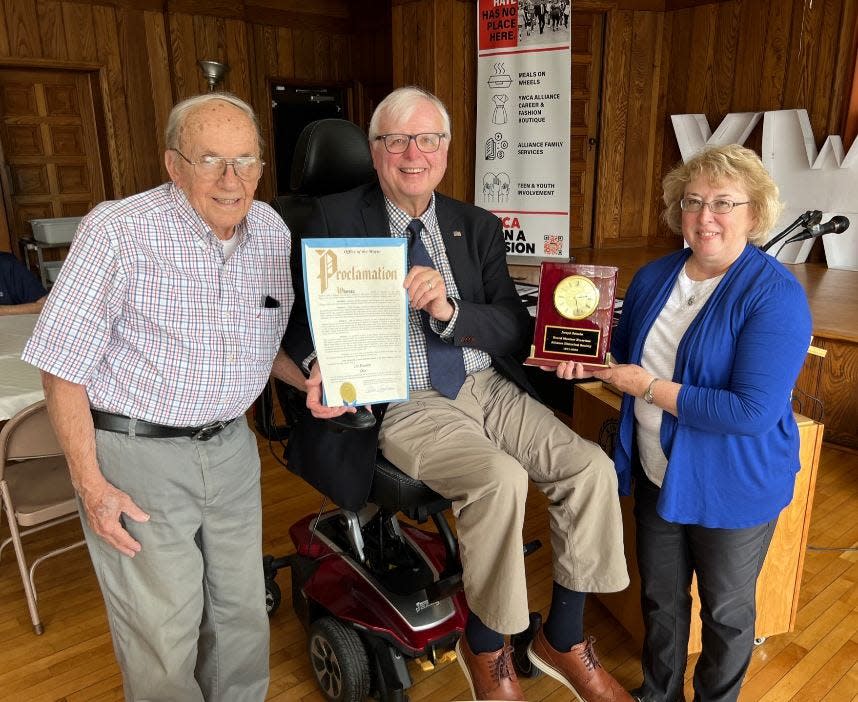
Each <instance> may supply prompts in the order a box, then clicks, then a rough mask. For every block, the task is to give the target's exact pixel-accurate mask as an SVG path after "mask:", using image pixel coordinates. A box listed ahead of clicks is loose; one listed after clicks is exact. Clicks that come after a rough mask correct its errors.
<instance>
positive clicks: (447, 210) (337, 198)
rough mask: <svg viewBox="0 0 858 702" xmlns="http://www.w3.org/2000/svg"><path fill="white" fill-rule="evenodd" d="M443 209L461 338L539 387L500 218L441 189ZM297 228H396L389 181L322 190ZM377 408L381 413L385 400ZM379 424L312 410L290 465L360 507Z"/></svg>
mask: <svg viewBox="0 0 858 702" xmlns="http://www.w3.org/2000/svg"><path fill="white" fill-rule="evenodd" d="M435 212H436V215H437V217H438V224H439V226H440V229H441V235H442V237H443V240H444V246H445V248H446V251H447V258H448V260H449V262H450V268H451V270H452V273H453V278H454V279H455V281H456V286H457V287H458V289H459V297H458V298H457V301H458V306H459V316H458V318H457V320H456V326H455V330H454V335H453V343H454V344H455V345H457V346H471V347H474V348H478V349H480V350H482V351H485V352H486V353H488V354H489V355H490V356H491V358H492V365H493V366H494V367H495V368H496V369H497V370H498V372H500V373H501V374H503V375H504V376H506V377H507V378H509V379H510V380H512V381H513V382H515V383H517V384H518V385H519V386H521V387H522V388H524V389H525V390H527V391H528V392H530V393H533V389H532V387H531V385H530V383H529V382H528V380H527V378H526V376H525V373H524V368H523V366H522V364H521V362H522V360H523V359H524V358H525V356H526V355H527V352H528V351H529V345H530V343H531V340H532V338H533V336H532V321H531V318H530V315H529V313H528V311H527V308H526V307H525V306H524V304H523V303H522V301H521V299H520V298H519V296H518V294H517V292H516V290H515V284H514V283H513V281H512V279H511V278H510V276H509V271H508V269H507V262H506V247H505V245H504V239H503V229H502V228H501V222H500V220H499V219H498V218H497V217H495V216H494V215H492V214H491V213H489V212H487V211H486V210H483V209H481V208H479V207H475V206H473V205H469V204H466V203H463V202H459V201H457V200H453V199H451V198H448V197H445V196H444V195H441V194H439V193H436V194H435ZM293 235H298V236H300V237H301V238H304V237H315V236H323V237H369V236H382V237H383V236H390V225H389V222H388V219H387V210H386V207H385V203H384V195H383V193H382V191H381V188H380V187H379V185H378V184H377V183H371V184H369V185H363V186H360V187H358V188H355V189H353V190H349V191H347V192H345V193H337V194H335V195H327V196H325V197H322V198H319V200H318V202H317V206H316V207H315V208H314V213H313V215H312V216H311V218H310V220H309V222H308V224H307V226H306V227H305V231H302V232H297V233H293ZM292 253H293V259H292V260H293V275H294V277H293V280H294V281H295V287H296V299H295V304H294V306H293V308H292V313H291V318H290V322H289V328H288V329H287V331H286V337H285V338H284V342H283V346H284V349H285V350H286V352H287V353H288V354H289V356H290V357H291V358H292V359H293V360H294V361H295V362H296V363H298V365H301V363H302V361H303V360H304V359H306V358H307V356H309V355H310V353H311V352H312V351H313V346H312V340H311V338H310V333H309V325H308V322H307V312H306V305H305V300H304V294H303V284H302V283H301V281H302V280H303V276H302V273H301V268H300V261H301V246H300V244H299V243H298V242H295V245H293V247H292ZM298 288H300V290H298ZM374 410H375V411H376V412H377V416H378V418H379V420H381V419H382V418H383V411H384V408H374ZM379 424H380V421H379V423H378V424H377V425H376V428H375V429H374V430H370V431H345V432H335V431H333V430H332V428H331V425H330V423H327V422H323V421H319V420H316V419H314V418H313V417H312V416H311V415H310V414H309V412H304V413H303V414H302V415H301V416H300V417H299V420H298V422H297V423H296V425H295V427H294V429H293V431H292V433H291V435H290V438H289V443H288V444H287V459H288V462H289V467H290V469H291V470H293V471H295V472H296V473H298V474H299V475H301V476H302V477H304V478H305V479H306V480H307V481H308V482H310V483H311V484H312V485H314V486H315V487H316V488H318V489H319V490H320V491H321V492H323V493H325V494H327V495H328V496H329V497H331V499H332V500H334V502H336V503H337V504H339V505H340V506H342V507H346V508H349V509H356V508H358V507H360V506H362V505H363V503H364V502H365V501H366V497H367V494H368V493H369V489H370V486H371V482H372V473H373V469H374V465H375V456H376V451H377V444H378V426H379Z"/></svg>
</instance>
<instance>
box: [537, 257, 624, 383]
mask: <svg viewBox="0 0 858 702" xmlns="http://www.w3.org/2000/svg"><path fill="white" fill-rule="evenodd" d="M617 270H618V269H617V268H614V267H613V266H591V265H586V264H580V263H554V262H548V261H546V262H544V263H543V264H542V270H541V273H540V278H539V301H538V302H537V306H536V329H535V331H534V335H533V345H532V346H531V347H530V357H529V358H528V359H527V360H525V364H526V365H531V366H558V365H560V364H561V363H563V362H564V361H569V362H573V363H583V364H584V367H585V368H591V369H597V368H605V367H606V366H607V365H608V350H609V348H610V342H611V327H612V323H613V317H614V298H615V295H616V288H617Z"/></svg>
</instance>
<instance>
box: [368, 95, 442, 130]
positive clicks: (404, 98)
mask: <svg viewBox="0 0 858 702" xmlns="http://www.w3.org/2000/svg"><path fill="white" fill-rule="evenodd" d="M424 100H425V101H427V102H431V103H432V104H433V105H434V106H435V108H436V109H437V110H438V112H439V113H440V115H441V121H442V122H443V130H444V133H445V134H446V135H447V139H450V138H452V134H451V133H450V113H449V112H447V108H446V107H444V103H443V102H441V100H439V99H438V98H437V97H435V96H434V95H433V94H432V93H430V92H429V91H428V90H423V88H418V87H417V86H416V85H406V86H404V87H402V88H397V89H396V90H394V91H393V92H392V93H390V95H388V96H387V97H386V98H384V100H382V101H381V102H380V103H378V106H377V107H376V108H375V111H374V112H373V113H372V119H370V121H369V140H370V141H374V140H375V138H376V137H377V136H378V134H379V122H381V119H382V117H393V118H394V119H403V120H405V119H408V118H409V117H410V116H411V114H412V113H413V112H414V110H415V109H417V106H418V105H419V104H420V103H421V102H422V101H424Z"/></svg>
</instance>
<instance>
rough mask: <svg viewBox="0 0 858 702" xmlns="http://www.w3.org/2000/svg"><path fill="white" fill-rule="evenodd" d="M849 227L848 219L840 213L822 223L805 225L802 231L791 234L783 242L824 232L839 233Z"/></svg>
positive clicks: (807, 237) (816, 235) (799, 239)
mask: <svg viewBox="0 0 858 702" xmlns="http://www.w3.org/2000/svg"><path fill="white" fill-rule="evenodd" d="M848 228H849V219H848V218H846V217H843V216H842V215H837V216H836V217H832V218H831V219H829V220H828V221H827V222H825V223H824V224H814V225H813V226H812V227H807V228H806V229H805V230H804V231H802V232H799V233H798V234H796V235H795V236H791V237H790V238H789V239H787V240H786V241H785V242H784V244H792V243H793V242H794V241H806V240H807V239H816V238H817V237H820V236H825V235H826V234H840V233H841V232H845V231H846V230H847V229H848Z"/></svg>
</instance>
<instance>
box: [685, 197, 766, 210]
mask: <svg viewBox="0 0 858 702" xmlns="http://www.w3.org/2000/svg"><path fill="white" fill-rule="evenodd" d="M750 202H751V201H750V200H748V201H747V202H733V201H732V200H713V201H712V202H703V200H701V199H700V198H699V197H684V198H682V199H681V200H680V201H679V206H680V207H681V208H682V211H683V212H700V210H702V209H703V208H704V207H708V208H709V211H710V212H711V213H712V214H727V213H728V212H732V211H733V208H734V207H738V206H739V205H749V204H750Z"/></svg>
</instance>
